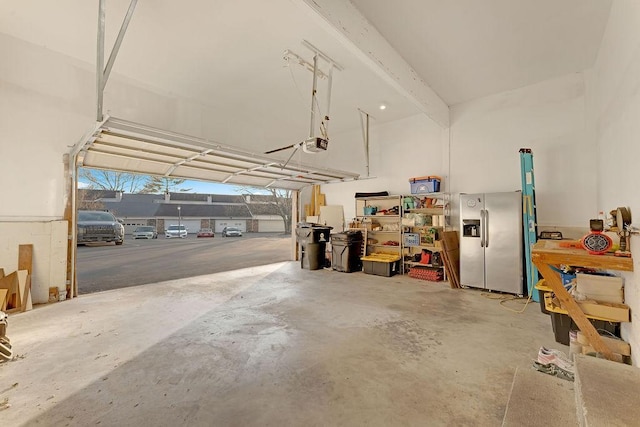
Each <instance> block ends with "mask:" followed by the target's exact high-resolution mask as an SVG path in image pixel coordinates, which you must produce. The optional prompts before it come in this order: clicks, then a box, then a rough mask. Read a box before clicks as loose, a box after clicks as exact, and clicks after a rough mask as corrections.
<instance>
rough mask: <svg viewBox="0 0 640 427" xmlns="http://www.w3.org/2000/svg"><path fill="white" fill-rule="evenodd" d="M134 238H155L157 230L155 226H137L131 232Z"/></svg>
mask: <svg viewBox="0 0 640 427" xmlns="http://www.w3.org/2000/svg"><path fill="white" fill-rule="evenodd" d="M133 238H134V239H157V238H158V232H157V231H156V227H154V226H152V225H144V226H142V227H137V228H136V229H135V231H134V232H133Z"/></svg>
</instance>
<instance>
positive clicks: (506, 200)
mask: <svg viewBox="0 0 640 427" xmlns="http://www.w3.org/2000/svg"><path fill="white" fill-rule="evenodd" d="M484 226H485V233H486V236H487V237H486V239H485V248H484V250H485V276H486V288H487V289H492V290H496V291H502V292H509V293H512V294H517V295H523V294H524V287H523V282H522V193H521V192H520V191H515V192H509V193H487V194H485V222H484Z"/></svg>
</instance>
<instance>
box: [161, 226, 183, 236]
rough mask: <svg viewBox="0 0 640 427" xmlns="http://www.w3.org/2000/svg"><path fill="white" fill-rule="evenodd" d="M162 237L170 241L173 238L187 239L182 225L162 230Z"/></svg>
mask: <svg viewBox="0 0 640 427" xmlns="http://www.w3.org/2000/svg"><path fill="white" fill-rule="evenodd" d="M164 237H165V238H166V239H171V238H173V237H180V238H182V239H184V238H185V237H187V227H185V226H184V225H170V226H169V228H167V229H166V230H164Z"/></svg>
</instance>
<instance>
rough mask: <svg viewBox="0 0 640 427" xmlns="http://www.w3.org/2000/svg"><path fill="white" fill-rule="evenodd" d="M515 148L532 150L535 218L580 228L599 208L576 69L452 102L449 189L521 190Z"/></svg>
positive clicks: (590, 136) (594, 164)
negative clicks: (555, 76) (550, 78)
mask: <svg viewBox="0 0 640 427" xmlns="http://www.w3.org/2000/svg"><path fill="white" fill-rule="evenodd" d="M520 148H531V149H532V150H533V157H534V168H535V183H536V201H537V208H538V209H537V213H538V223H539V224H541V225H543V226H544V225H558V226H571V227H573V226H576V227H587V226H588V224H589V222H588V221H589V219H590V218H594V217H595V216H596V215H597V212H598V211H597V208H596V187H597V178H596V168H597V157H596V154H595V137H594V135H593V133H592V132H590V130H589V129H588V128H587V126H586V124H585V83H584V76H583V74H582V73H576V74H571V75H568V76H564V77H561V78H557V79H553V80H547V81H544V82H541V83H538V84H535V85H532V86H528V87H524V88H520V89H516V90H513V91H509V92H505V93H501V94H496V95H492V96H488V97H485V98H482V99H478V100H475V101H471V102H468V103H465V104H460V105H457V106H454V107H452V108H451V151H450V156H451V176H452V180H451V183H450V184H451V192H452V193H456V194H457V193H460V192H464V193H475V192H494V191H515V190H519V189H521V187H522V185H521V178H520V155H519V149H520ZM453 200H454V202H455V203H454V206H455V209H454V217H455V218H457V216H458V215H457V200H458V199H457V195H456V196H454V197H453ZM454 224H457V219H456V220H455V221H454Z"/></svg>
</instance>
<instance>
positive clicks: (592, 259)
mask: <svg viewBox="0 0 640 427" xmlns="http://www.w3.org/2000/svg"><path fill="white" fill-rule="evenodd" d="M531 260H532V261H533V263H534V264H535V265H536V267H538V271H540V273H541V274H542V276H543V277H544V279H545V282H546V284H547V286H549V287H550V288H551V289H553V292H554V293H555V295H556V297H557V298H558V300H560V304H561V305H562V307H563V308H564V309H565V310H567V312H568V313H569V316H570V317H571V318H572V319H573V321H574V322H575V323H576V325H578V328H580V330H581V331H582V333H583V334H585V335H586V337H587V338H588V339H589V343H590V344H591V346H592V347H593V348H594V349H595V350H596V351H597V352H598V353H602V355H604V357H606V358H607V359H609V360H613V353H612V352H611V350H609V347H607V346H606V344H605V343H604V342H603V341H602V339H601V338H600V334H598V331H596V328H594V327H593V325H592V324H591V322H590V321H589V320H588V319H587V317H586V316H585V314H584V313H583V312H582V310H581V309H580V306H579V305H578V304H577V303H576V301H575V300H574V299H573V297H572V296H571V295H570V294H569V292H567V290H566V289H565V288H564V286H563V285H562V280H561V279H560V274H559V273H557V272H556V271H554V270H553V269H552V268H551V266H555V267H556V268H558V267H559V266H560V264H564V265H572V266H580V267H589V268H601V269H605V270H621V271H633V259H631V258H625V257H616V256H613V255H609V254H605V255H591V254H589V253H588V252H587V251H586V250H584V249H575V248H561V247H560V245H559V242H558V241H554V240H539V241H538V242H537V243H536V244H535V245H534V247H533V250H532V252H531Z"/></svg>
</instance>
